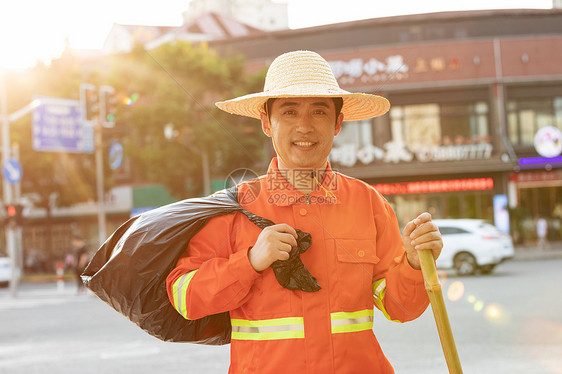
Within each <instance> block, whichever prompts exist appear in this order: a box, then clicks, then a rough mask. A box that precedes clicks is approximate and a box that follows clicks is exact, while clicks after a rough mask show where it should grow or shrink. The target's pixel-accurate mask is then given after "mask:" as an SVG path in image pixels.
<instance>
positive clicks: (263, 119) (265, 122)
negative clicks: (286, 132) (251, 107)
mask: <svg viewBox="0 0 562 374" xmlns="http://www.w3.org/2000/svg"><path fill="white" fill-rule="evenodd" d="M260 119H261V129H262V131H263V133H264V134H265V135H267V136H268V137H270V138H271V127H270V126H269V118H267V114H265V113H264V112H261V113H260Z"/></svg>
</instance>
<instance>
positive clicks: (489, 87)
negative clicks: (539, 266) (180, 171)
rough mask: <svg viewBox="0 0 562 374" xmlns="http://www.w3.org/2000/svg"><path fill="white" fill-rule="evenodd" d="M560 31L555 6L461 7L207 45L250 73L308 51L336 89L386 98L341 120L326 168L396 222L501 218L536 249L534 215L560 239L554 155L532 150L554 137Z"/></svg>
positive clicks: (561, 164) (560, 99) (560, 200)
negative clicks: (350, 180) (425, 216)
mask: <svg viewBox="0 0 562 374" xmlns="http://www.w3.org/2000/svg"><path fill="white" fill-rule="evenodd" d="M561 25H562V11H561V10H560V9H544V10H525V9H512V10H488V11H467V12H450V13H434V14H422V15H411V16H399V17H387V18H378V19H371V20H363V21H357V22H348V23H342V24H336V25H327V26H321V27H313V28H309V29H301V30H290V31H283V32H276V33H268V34H267V35H265V36H264V37H259V36H257V37H252V38H242V39H237V40H236V39H235V40H228V41H217V42H214V43H211V44H210V45H211V46H212V48H215V49H217V50H218V51H219V52H220V53H223V54H227V55H228V54H229V55H236V54H242V55H244V56H245V57H246V58H247V61H248V62H247V69H248V70H249V71H258V70H261V69H263V68H265V67H266V66H267V65H268V64H269V63H270V62H271V61H272V60H273V58H275V57H276V56H277V55H279V54H281V53H283V52H286V51H288V50H296V49H310V50H314V51H317V52H319V53H320V54H321V55H322V56H324V57H325V58H326V60H327V61H328V62H329V64H330V66H331V67H332V70H333V71H334V74H335V76H336V78H337V80H338V82H339V84H340V86H341V87H342V88H344V89H346V90H349V91H353V92H368V93H375V94H380V95H382V96H384V97H387V98H388V99H389V100H390V102H391V105H392V107H391V110H390V112H389V114H388V115H385V116H383V117H380V118H375V119H374V120H369V121H361V122H355V123H345V122H344V126H343V128H342V131H341V133H340V134H339V135H338V136H337V137H336V139H335V144H334V148H333V151H332V153H331V155H330V160H331V162H332V164H333V167H334V168H335V169H338V170H339V171H341V172H343V173H345V174H348V175H351V176H354V177H357V178H360V179H362V180H364V181H366V182H367V183H369V184H371V185H374V186H376V188H377V189H378V190H379V191H380V192H381V193H382V194H383V195H385V197H386V198H387V199H388V200H389V201H390V202H391V203H392V205H393V206H394V208H395V210H396V212H397V216H398V219H399V221H400V223H401V224H403V223H404V222H405V221H407V220H408V219H409V218H411V217H413V216H414V215H415V214H416V213H418V212H420V211H425V210H427V211H430V212H432V213H433V214H434V216H435V217H437V218H445V217H452V218H464V217H466V218H484V219H488V220H490V221H492V222H494V221H497V219H498V218H499V217H498V216H499V214H498V213H501V214H502V216H504V213H505V211H506V210H509V213H510V215H511V217H510V220H508V221H511V229H512V233H514V234H516V239H521V238H523V239H524V240H525V241H527V240H531V241H532V240H533V239H534V238H536V236H534V223H533V222H534V220H535V219H536V218H537V217H538V216H539V215H541V216H544V217H545V218H547V220H548V221H549V227H550V228H551V229H552V230H551V234H552V235H553V236H552V238H553V239H555V238H559V237H560V235H559V234H560V229H559V227H560V222H562V191H561V188H562V187H561V186H562V175H561V174H560V170H562V158H561V159H560V160H558V159H555V160H552V159H551V158H552V157H547V158H548V159H547V160H539V158H540V157H543V158H544V156H541V155H540V154H539V153H538V152H537V150H536V149H535V147H534V144H533V143H534V138H535V136H536V134H537V132H538V131H539V130H540V129H543V128H545V127H549V126H550V127H553V128H556V129H559V130H562V94H561V93H562V65H561V64H560V61H562V26H561ZM556 156H557V157H558V155H556ZM526 162H528V163H530V164H531V165H532V166H529V164H528V163H526ZM504 201H506V202H507V203H504ZM496 202H501V204H500V203H498V204H495V203H496ZM505 205H507V206H505ZM498 207H499V208H498ZM504 221H505V220H504ZM513 230H516V231H518V232H515V231H513ZM556 230H558V231H556ZM555 232H557V233H555ZM556 235H558V236H556Z"/></svg>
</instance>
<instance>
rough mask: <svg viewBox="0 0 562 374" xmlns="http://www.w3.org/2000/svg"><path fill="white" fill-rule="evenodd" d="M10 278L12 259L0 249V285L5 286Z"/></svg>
mask: <svg viewBox="0 0 562 374" xmlns="http://www.w3.org/2000/svg"><path fill="white" fill-rule="evenodd" d="M11 278H12V260H11V259H10V258H9V257H8V256H6V254H5V253H2V251H1V250H0V287H6V286H8V284H9V283H10V279H11Z"/></svg>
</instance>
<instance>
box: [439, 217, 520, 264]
mask: <svg viewBox="0 0 562 374" xmlns="http://www.w3.org/2000/svg"><path fill="white" fill-rule="evenodd" d="M433 222H435V224H436V225H437V226H438V227H439V231H440V232H441V235H442V236H443V251H442V252H441V255H440V256H439V258H438V259H437V261H436V265H437V268H438V269H455V270H456V272H457V274H459V275H470V274H474V273H476V272H477V271H480V272H481V273H483V274H489V273H491V272H492V271H493V270H494V268H495V267H496V266H497V265H498V264H500V263H502V262H503V261H506V260H508V259H511V258H513V256H514V254H515V252H514V248H513V241H512V240H511V237H510V236H509V235H508V234H504V233H502V232H500V231H499V230H498V229H497V228H496V227H495V226H492V225H490V224H489V223H486V221H484V220H481V219H435V220H433Z"/></svg>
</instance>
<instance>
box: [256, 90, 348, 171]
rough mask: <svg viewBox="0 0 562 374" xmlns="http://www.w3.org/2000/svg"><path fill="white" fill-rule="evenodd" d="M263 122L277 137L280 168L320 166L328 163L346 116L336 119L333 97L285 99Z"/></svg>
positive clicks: (265, 129) (276, 102)
mask: <svg viewBox="0 0 562 374" xmlns="http://www.w3.org/2000/svg"><path fill="white" fill-rule="evenodd" d="M261 121H262V128H263V132H264V133H265V134H266V135H267V136H270V137H272V138H273V142H274V145H275V148H276V152H277V154H278V156H279V168H289V169H319V168H323V167H324V166H325V165H326V161H327V159H328V155H329V154H330V151H331V150H332V144H333V141H334V136H336V135H337V134H338V133H339V132H340V129H341V124H342V121H343V115H342V114H341V113H340V115H339V116H338V118H336V110H335V106H334V101H333V100H332V99H331V98H323V97H310V98H282V99H275V101H274V102H273V105H272V106H271V113H270V114H269V119H268V118H267V115H266V114H265V113H262V116H261Z"/></svg>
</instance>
